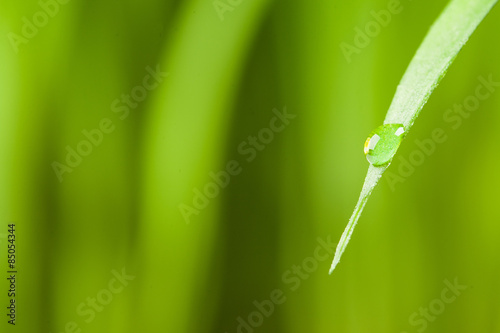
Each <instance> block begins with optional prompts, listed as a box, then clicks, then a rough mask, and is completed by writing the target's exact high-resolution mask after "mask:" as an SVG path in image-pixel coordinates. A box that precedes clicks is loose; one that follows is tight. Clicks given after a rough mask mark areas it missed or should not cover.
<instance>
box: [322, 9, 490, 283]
mask: <svg viewBox="0 0 500 333" xmlns="http://www.w3.org/2000/svg"><path fill="white" fill-rule="evenodd" d="M497 1H498V0H452V1H451V2H450V3H449V4H448V6H447V7H446V8H445V10H444V11H443V12H442V13H441V15H440V16H439V18H438V19H437V21H436V22H434V24H433V26H432V27H431V29H430V30H429V32H428V33H427V35H426V37H425V39H424V41H423V42H422V44H421V45H420V47H419V49H418V50H417V53H416V54H415V56H414V57H413V59H412V61H411V62H410V65H409V66H408V69H407V70H406V72H405V74H404V76H403V78H402V79H401V82H400V84H399V85H398V88H397V90H396V94H395V96H394V99H393V100H392V103H391V106H390V107H389V111H388V112H387V115H386V118H385V120H384V124H403V125H404V126H405V129H406V133H408V131H409V130H410V128H411V127H412V126H413V123H414V122H415V120H416V119H417V117H418V115H419V114H420V111H421V110H422V108H423V107H424V105H425V103H426V102H427V100H428V99H429V97H430V95H431V94H432V92H433V91H434V89H435V88H436V87H437V85H438V84H439V82H440V81H441V79H442V78H443V77H444V75H445V74H446V70H447V69H448V67H449V66H450V65H451V63H452V62H453V60H454V59H455V57H456V56H457V54H458V52H460V50H461V49H462V47H463V46H464V45H465V43H466V42H467V40H468V39H469V37H470V35H471V34H472V33H473V32H474V30H475V29H476V27H477V26H478V25H479V23H481V21H482V20H483V19H484V17H485V16H486V15H487V14H488V12H489V11H490V10H491V8H492V7H493V6H494V5H495V4H496V3H497ZM387 167H388V166H384V167H374V166H370V167H369V169H368V174H367V175H366V178H365V182H364V185H363V189H362V190H361V194H360V197H359V200H358V203H357V204H356V207H355V208H354V213H353V214H352V216H351V218H350V220H349V223H348V224H347V227H346V228H345V230H344V233H343V234H342V237H341V238H340V242H339V244H338V245H337V250H336V251H335V257H334V259H333V263H332V266H331V268H330V274H331V273H332V272H333V270H334V269H335V267H336V266H337V264H338V263H339V262H340V258H341V257H342V254H343V253H344V251H345V248H346V246H347V244H348V243H349V240H350V239H351V235H352V232H353V231H354V228H355V227H356V224H357V222H358V220H359V217H360V216H361V213H362V212H363V209H364V207H365V205H366V202H367V201H368V198H369V197H370V195H371V193H372V191H373V189H374V188H375V186H376V185H377V183H378V181H379V180H380V178H381V177H382V175H383V173H384V172H385V170H386V169H387Z"/></svg>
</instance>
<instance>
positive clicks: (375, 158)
mask: <svg viewBox="0 0 500 333" xmlns="http://www.w3.org/2000/svg"><path fill="white" fill-rule="evenodd" d="M404 135H405V128H404V126H403V125H401V124H385V125H382V126H380V127H378V128H377V129H375V130H374V131H373V132H372V133H371V134H370V136H369V137H368V139H366V142H365V155H366V159H367V160H368V162H370V164H372V165H373V166H384V165H387V164H389V163H390V162H391V160H392V158H393V157H394V155H395V154H396V151H397V150H398V148H399V145H400V144H401V141H402V140H403V137H404Z"/></svg>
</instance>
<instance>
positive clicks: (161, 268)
mask: <svg viewBox="0 0 500 333" xmlns="http://www.w3.org/2000/svg"><path fill="white" fill-rule="evenodd" d="M267 2H268V1H266V0H258V1H252V2H244V3H242V4H241V5H240V6H238V7H237V8H235V9H234V11H232V12H227V13H226V15H225V20H224V21H221V20H220V19H219V16H218V15H217V12H216V11H215V10H214V8H213V6H211V5H210V3H207V2H205V1H201V0H195V1H189V2H184V3H183V4H182V6H183V7H182V10H181V12H180V14H179V15H180V16H179V18H178V21H177V22H178V25H177V26H176V27H175V29H176V30H175V31H176V33H175V34H174V35H173V36H172V39H171V40H170V41H169V42H168V43H167V44H166V47H165V52H166V53H165V56H164V61H162V62H161V66H160V67H161V69H162V70H163V71H167V72H169V74H170V75H169V77H168V78H167V79H166V82H165V83H164V84H162V86H161V88H160V89H159V90H158V91H157V92H156V93H157V94H156V102H155V103H154V105H153V109H152V111H151V115H150V118H149V120H148V124H147V127H146V129H145V132H146V133H147V137H146V140H145V145H146V146H145V157H144V178H143V182H144V184H145V189H144V201H143V202H142V205H143V212H142V221H141V235H140V241H139V247H138V248H139V249H140V251H141V252H140V253H141V255H140V257H139V258H140V267H141V269H140V272H141V276H140V279H141V280H140V281H141V282H140V283H141V286H143V288H142V291H141V293H140V296H139V298H140V299H139V302H138V304H139V306H138V313H137V318H136V319H137V323H138V326H137V329H138V330H141V331H154V330H157V329H158V327H161V328H162V330H164V331H168V332H206V331H210V327H209V325H210V324H211V323H210V321H211V313H212V311H214V310H215V305H216V302H217V299H216V297H214V298H212V300H213V304H211V305H210V306H209V307H204V308H203V317H202V318H196V319H194V318H193V317H192V314H193V313H197V311H199V310H200V309H199V305H197V304H196V303H197V300H199V298H198V297H199V296H200V293H207V292H210V290H211V291H212V292H215V290H216V289H217V288H218V286H213V285H207V284H206V278H207V274H208V270H209V269H210V266H209V265H210V260H211V253H212V252H211V251H212V248H213V245H214V244H213V241H214V232H215V230H216V229H217V221H218V217H217V214H218V209H217V205H218V199H217V198H215V199H212V200H210V203H209V204H208V206H207V207H206V208H204V209H201V210H200V212H199V214H198V215H192V216H191V217H190V224H186V221H185V220H184V219H183V216H182V215H181V212H180V211H179V208H178V206H179V204H180V203H184V204H186V205H189V206H191V207H192V206H193V203H192V200H193V196H194V193H193V188H195V187H196V188H198V189H200V190H201V191H203V187H204V185H205V184H206V183H207V182H208V181H210V178H209V177H208V174H209V172H210V171H213V172H217V171H219V170H221V169H222V168H225V164H226V163H225V162H226V161H222V160H221V158H222V157H223V156H224V155H223V153H224V152H223V151H222V150H221V149H220V147H221V146H224V144H223V142H224V139H225V138H226V133H227V131H228V129H227V124H228V120H229V119H230V116H231V113H230V107H231V102H232V99H233V96H232V94H233V93H234V91H235V87H236V85H237V79H238V77H239V73H240V71H241V68H240V67H241V64H242V60H243V58H244V56H245V54H246V51H247V48H248V45H249V42H250V40H251V39H252V37H253V35H254V33H255V30H256V28H257V27H258V26H259V22H260V17H261V15H262V12H263V9H264V6H265V4H266V3H267ZM221 191H223V189H221ZM166 295H168V296H167V297H165V296H166ZM214 296H215V295H214ZM169 308H170V309H173V310H170V311H168V310H166V309H169Z"/></svg>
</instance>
